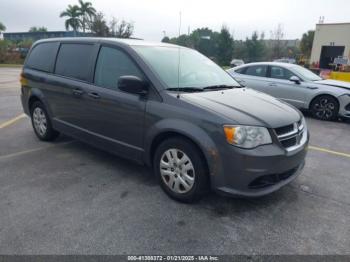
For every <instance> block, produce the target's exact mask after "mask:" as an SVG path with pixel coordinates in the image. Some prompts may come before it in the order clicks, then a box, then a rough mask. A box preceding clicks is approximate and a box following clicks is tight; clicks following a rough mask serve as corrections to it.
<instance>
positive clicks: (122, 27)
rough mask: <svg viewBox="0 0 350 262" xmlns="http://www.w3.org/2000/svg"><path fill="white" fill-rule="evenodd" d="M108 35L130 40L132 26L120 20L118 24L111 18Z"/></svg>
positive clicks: (132, 31) (130, 23)
mask: <svg viewBox="0 0 350 262" xmlns="http://www.w3.org/2000/svg"><path fill="white" fill-rule="evenodd" d="M109 31H110V35H111V36H113V37H119V38H130V37H131V36H132V34H133V33H134V24H133V23H132V22H127V21H125V20H121V21H120V22H119V21H118V20H117V19H116V18H115V17H113V18H112V20H111V21H110V23H109Z"/></svg>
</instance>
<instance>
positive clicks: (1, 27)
mask: <svg viewBox="0 0 350 262" xmlns="http://www.w3.org/2000/svg"><path fill="white" fill-rule="evenodd" d="M3 31H6V26H5V25H4V24H3V23H1V22H0V36H1V33H2V32H3Z"/></svg>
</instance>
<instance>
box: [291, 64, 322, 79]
mask: <svg viewBox="0 0 350 262" xmlns="http://www.w3.org/2000/svg"><path fill="white" fill-rule="evenodd" d="M293 70H294V71H295V72H296V73H297V74H298V75H300V76H301V78H302V79H303V80H305V81H320V80H323V79H322V78H321V77H319V76H318V75H316V74H315V73H313V72H311V71H310V70H308V69H306V68H304V67H301V66H293Z"/></svg>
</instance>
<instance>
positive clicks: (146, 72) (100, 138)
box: [21, 38, 309, 202]
mask: <svg viewBox="0 0 350 262" xmlns="http://www.w3.org/2000/svg"><path fill="white" fill-rule="evenodd" d="M21 83H22V103H23V108H24V111H25V112H26V113H27V114H28V115H30V116H31V119H32V124H33V127H34V131H35V133H36V135H37V136H38V138H39V139H41V140H46V141H49V140H53V139H55V138H56V137H57V136H58V134H59V133H64V134H66V135H69V136H71V137H74V138H76V139H79V140H82V141H85V142H87V143H89V144H91V145H93V146H96V147H99V148H102V149H104V150H107V151H109V152H111V153H114V154H116V155H119V156H122V157H125V158H128V159H132V160H134V161H136V162H138V163H141V164H147V165H149V166H152V167H153V169H154V173H155V175H156V176H157V178H159V181H160V184H161V186H162V188H163V189H164V191H165V192H166V193H167V194H168V195H170V196H171V197H173V198H175V199H177V200H180V201H187V202H188V201H192V200H195V199H198V197H200V196H201V195H202V194H203V193H205V192H207V191H208V190H209V189H210V188H212V189H214V190H216V191H219V192H223V193H226V194H230V195H240V196H247V197H256V196H262V195H265V194H268V193H270V192H273V191H275V190H277V189H279V188H280V187H282V186H283V185H286V184H287V183H289V182H290V181H292V180H293V179H294V178H295V177H296V176H297V175H298V174H299V173H300V172H301V170H302V168H303V166H304V159H305V155H306V148H307V144H308V139H309V135H308V131H307V127H306V124H305V120H304V117H303V116H302V114H301V113H300V112H299V111H298V110H297V109H295V108H294V107H292V106H289V105H288V104H285V103H284V102H280V101H278V100H277V99H275V98H273V97H271V96H268V95H265V94H262V93H259V92H256V91H254V90H251V89H248V88H242V87H241V86H240V85H239V84H238V83H237V82H236V81H235V80H234V79H233V78H232V77H231V76H230V75H229V74H228V73H226V72H225V71H224V70H222V69H221V68H220V67H219V66H217V65H216V64H215V63H213V62H212V61H211V60H210V59H208V58H206V57H205V56H203V55H201V54H199V53H198V52H196V51H194V50H192V49H188V48H182V47H179V46H174V45H169V44H162V43H156V44H152V43H147V42H144V41H140V40H118V39H99V38H71V39H68V38H64V39H51V40H43V41H38V42H36V43H35V44H34V45H33V47H32V49H31V50H30V53H29V55H28V57H27V59H26V62H25V65H24V68H23V73H22V79H21Z"/></svg>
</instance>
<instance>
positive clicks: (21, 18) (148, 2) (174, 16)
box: [0, 0, 350, 41]
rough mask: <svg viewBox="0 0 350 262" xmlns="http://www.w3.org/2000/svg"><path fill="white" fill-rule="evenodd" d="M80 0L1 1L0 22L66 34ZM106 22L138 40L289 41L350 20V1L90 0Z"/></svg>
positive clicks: (14, 29)
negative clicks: (194, 35)
mask: <svg viewBox="0 0 350 262" xmlns="http://www.w3.org/2000/svg"><path fill="white" fill-rule="evenodd" d="M77 2H78V0H58V1H53V0H0V21H1V22H2V23H3V24H5V26H6V27H7V30H6V31H7V32H20V31H21V32H22V31H28V29H29V28H30V27H31V26H45V27H47V28H48V30H50V31H53V30H65V28H64V19H63V18H60V17H59V14H60V12H61V11H63V10H64V9H65V8H66V7H67V5H68V4H76V3H77ZM90 2H92V4H93V6H94V7H95V8H96V9H97V10H98V11H102V12H103V13H104V14H105V15H106V18H107V19H111V18H112V17H116V18H117V19H125V20H127V21H132V22H133V23H134V26H135V31H134V37H139V38H142V39H145V40H150V41H160V40H161V39H162V37H163V36H164V34H166V35H167V36H169V37H174V36H177V35H178V32H179V16H180V15H179V13H180V12H181V17H182V23H181V33H187V32H188V31H189V30H190V31H191V30H194V29H196V28H199V27H209V28H211V29H213V30H220V28H221V27H222V25H226V26H227V27H229V29H230V31H231V33H232V34H233V36H234V38H235V39H245V38H246V37H247V36H250V35H251V34H252V32H253V31H255V30H257V31H259V32H264V33H265V38H269V37H270V35H271V31H272V30H274V29H276V27H277V26H278V24H282V26H283V29H284V33H285V39H296V38H301V36H302V34H303V33H304V32H306V31H307V30H310V29H314V28H315V24H316V23H318V21H319V18H320V16H324V17H325V20H324V22H325V23H339V22H350V13H349V10H350V1H349V0H215V1H212V0H210V1H208V0H187V1H186V0H109V1H108V0H90Z"/></svg>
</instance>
